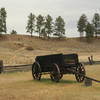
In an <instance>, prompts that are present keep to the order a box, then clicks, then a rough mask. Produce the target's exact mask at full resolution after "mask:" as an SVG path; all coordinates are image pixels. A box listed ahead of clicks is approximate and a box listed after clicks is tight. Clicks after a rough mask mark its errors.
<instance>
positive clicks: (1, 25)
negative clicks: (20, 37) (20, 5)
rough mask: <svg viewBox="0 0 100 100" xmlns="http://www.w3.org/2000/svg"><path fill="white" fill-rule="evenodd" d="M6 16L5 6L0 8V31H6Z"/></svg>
mask: <svg viewBox="0 0 100 100" xmlns="http://www.w3.org/2000/svg"><path fill="white" fill-rule="evenodd" d="M6 18H7V13H6V10H5V8H1V9H0V33H2V32H4V33H6V32H7V27H6Z"/></svg>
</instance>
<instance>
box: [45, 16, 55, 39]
mask: <svg viewBox="0 0 100 100" xmlns="http://www.w3.org/2000/svg"><path fill="white" fill-rule="evenodd" d="M52 20H53V19H52V17H51V16H50V15H47V17H46V22H45V32H46V34H47V35H48V38H49V37H50V35H51V33H52V32H53V22H52Z"/></svg>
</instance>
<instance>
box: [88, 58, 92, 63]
mask: <svg viewBox="0 0 100 100" xmlns="http://www.w3.org/2000/svg"><path fill="white" fill-rule="evenodd" d="M88 60H89V63H90V65H92V61H91V58H90V57H88Z"/></svg>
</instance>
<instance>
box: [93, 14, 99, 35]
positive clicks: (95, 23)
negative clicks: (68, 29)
mask: <svg viewBox="0 0 100 100" xmlns="http://www.w3.org/2000/svg"><path fill="white" fill-rule="evenodd" d="M92 22H93V24H94V26H95V35H96V37H97V34H98V33H97V30H96V29H97V27H98V22H100V15H99V14H98V13H95V14H94V17H93V20H92Z"/></svg>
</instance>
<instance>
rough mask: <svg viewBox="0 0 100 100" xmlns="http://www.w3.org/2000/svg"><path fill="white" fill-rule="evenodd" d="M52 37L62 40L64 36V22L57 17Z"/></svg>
mask: <svg viewBox="0 0 100 100" xmlns="http://www.w3.org/2000/svg"><path fill="white" fill-rule="evenodd" d="M54 32H55V33H54V35H56V36H58V37H59V38H62V37H63V36H64V35H65V22H64V19H63V18H62V17H61V16H59V17H57V18H56V20H55V23H54Z"/></svg>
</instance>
